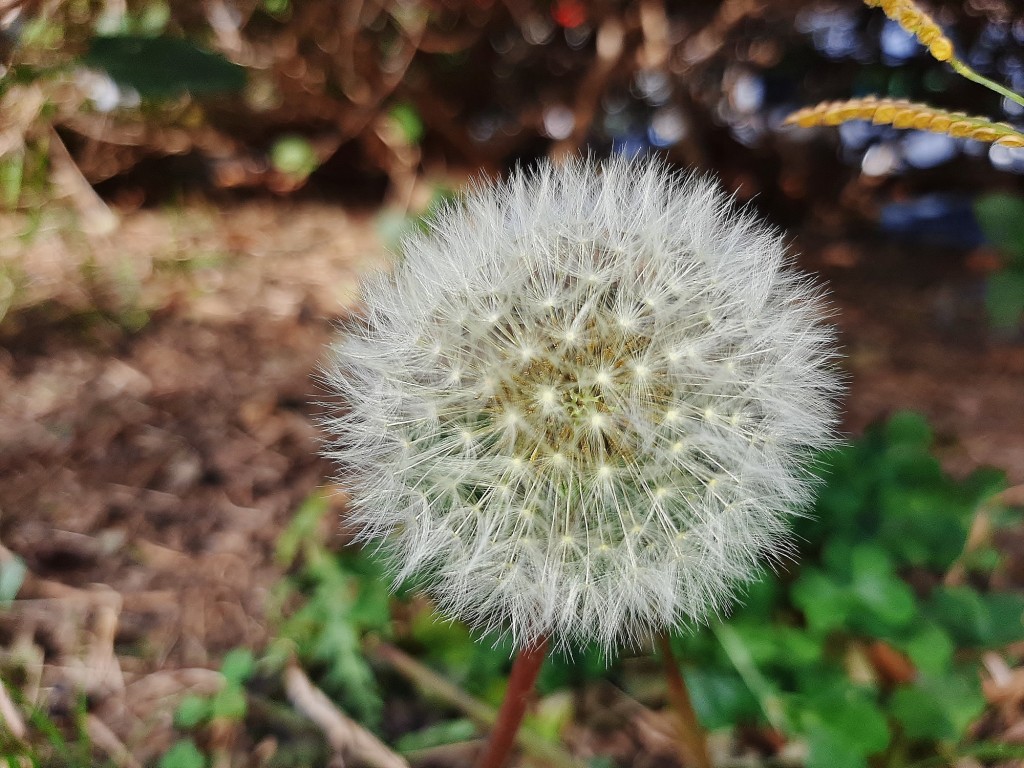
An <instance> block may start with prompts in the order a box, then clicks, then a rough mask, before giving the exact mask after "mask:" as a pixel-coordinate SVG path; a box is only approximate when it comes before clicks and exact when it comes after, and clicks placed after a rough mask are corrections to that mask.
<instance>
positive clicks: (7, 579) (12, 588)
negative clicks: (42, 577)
mask: <svg viewBox="0 0 1024 768" xmlns="http://www.w3.org/2000/svg"><path fill="white" fill-rule="evenodd" d="M27 572H28V569H27V568H26V567H25V561H24V560H22V559H21V558H20V557H18V556H17V555H11V556H10V557H8V558H6V559H5V560H3V561H0V606H5V605H10V603H11V601H12V600H14V598H16V597H17V596H18V590H20V589H21V585H22V584H23V583H24V581H25V574H26V573H27Z"/></svg>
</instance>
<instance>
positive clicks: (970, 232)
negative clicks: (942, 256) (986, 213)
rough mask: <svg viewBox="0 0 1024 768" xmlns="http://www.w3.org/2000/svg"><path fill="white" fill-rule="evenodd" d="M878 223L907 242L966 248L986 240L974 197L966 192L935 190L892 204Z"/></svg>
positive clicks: (888, 232) (886, 230)
mask: <svg viewBox="0 0 1024 768" xmlns="http://www.w3.org/2000/svg"><path fill="white" fill-rule="evenodd" d="M878 224H879V227H880V228H881V230H882V231H883V232H885V233H886V234H889V235H892V236H894V237H896V238H898V239H900V240H904V241H913V242H916V243H925V244H928V245H940V246H943V247H946V248H963V249H967V248H974V247H976V246H978V245H981V244H982V243H983V242H985V237H984V235H983V234H982V232H981V227H979V226H978V222H977V220H976V219H975V218H974V211H973V209H972V207H971V198H969V197H966V196H963V195H954V194H948V193H935V194H930V195H922V196H921V197H919V198H917V199H915V200H909V201H905V202H899V203H888V204H886V205H885V206H884V207H883V208H882V214H881V216H880V217H879V220H878Z"/></svg>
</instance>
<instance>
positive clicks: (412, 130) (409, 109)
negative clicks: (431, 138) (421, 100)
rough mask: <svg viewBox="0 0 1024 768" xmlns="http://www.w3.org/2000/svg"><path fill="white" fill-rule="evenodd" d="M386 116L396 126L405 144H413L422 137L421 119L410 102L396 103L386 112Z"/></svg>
mask: <svg viewBox="0 0 1024 768" xmlns="http://www.w3.org/2000/svg"><path fill="white" fill-rule="evenodd" d="M388 117H389V118H391V120H392V122H394V123H395V125H397V126H398V129H399V131H401V133H402V138H403V139H404V140H405V143H406V144H409V145H411V146H414V145H416V144H419V143H420V141H421V140H422V139H423V121H422V120H421V119H420V115H419V112H417V111H416V108H415V107H414V106H412V105H411V104H396V105H395V106H393V107H392V108H391V111H390V112H388Z"/></svg>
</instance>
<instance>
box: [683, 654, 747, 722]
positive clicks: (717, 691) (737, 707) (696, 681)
mask: <svg viewBox="0 0 1024 768" xmlns="http://www.w3.org/2000/svg"><path fill="white" fill-rule="evenodd" d="M686 687H687V688H688V689H689V692H690V698H691V700H692V701H693V708H694V709H695V710H696V712H697V719H698V720H700V722H701V725H703V726H704V727H705V728H707V729H708V730H716V729H718V728H727V727H730V726H734V725H737V724H739V723H744V722H755V721H756V720H757V719H758V717H759V715H760V712H761V707H760V704H758V701H757V699H756V698H755V697H754V695H753V694H752V693H751V692H750V689H749V688H748V687H747V686H746V684H745V683H744V682H743V680H742V678H740V676H739V675H738V674H736V673H735V672H733V671H730V670H723V669H704V668H693V669H687V670H686Z"/></svg>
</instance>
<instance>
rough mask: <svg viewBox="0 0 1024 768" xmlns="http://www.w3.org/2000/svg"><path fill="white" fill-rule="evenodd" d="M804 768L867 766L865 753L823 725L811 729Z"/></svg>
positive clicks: (861, 767)
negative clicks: (808, 749)
mask: <svg viewBox="0 0 1024 768" xmlns="http://www.w3.org/2000/svg"><path fill="white" fill-rule="evenodd" d="M808 746H809V748H810V751H809V753H808V755H807V764H806V768H867V765H868V759H867V755H866V754H865V753H864V752H863V751H861V750H859V749H857V747H856V745H854V746H853V747H851V746H850V743H849V742H848V741H847V740H846V739H844V738H842V737H841V736H839V735H837V734H836V733H835V732H834V731H832V730H830V729H829V728H825V727H823V726H819V727H816V728H814V729H813V730H811V733H810V736H809V738H808Z"/></svg>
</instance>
